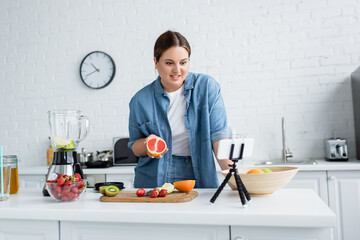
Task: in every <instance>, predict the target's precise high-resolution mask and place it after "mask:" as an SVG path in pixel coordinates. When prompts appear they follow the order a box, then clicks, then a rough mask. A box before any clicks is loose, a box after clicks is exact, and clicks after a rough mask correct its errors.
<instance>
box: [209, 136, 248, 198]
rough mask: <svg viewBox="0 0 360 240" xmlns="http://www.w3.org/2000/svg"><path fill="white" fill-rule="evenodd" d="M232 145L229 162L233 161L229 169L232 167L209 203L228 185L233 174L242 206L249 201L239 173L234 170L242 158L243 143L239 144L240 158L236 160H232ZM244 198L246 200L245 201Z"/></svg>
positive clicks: (232, 145)
mask: <svg viewBox="0 0 360 240" xmlns="http://www.w3.org/2000/svg"><path fill="white" fill-rule="evenodd" d="M234 146H235V145H234V144H231V149H230V156H229V158H230V160H231V161H233V164H229V167H232V168H230V169H229V173H228V174H227V175H226V177H225V179H224V181H223V182H222V183H221V185H220V187H219V188H218V190H217V191H216V192H215V194H214V196H213V197H212V198H211V199H210V202H211V203H214V202H215V201H216V199H217V197H218V196H219V195H220V193H221V191H222V190H223V188H224V187H225V185H226V184H227V183H228V181H229V180H230V178H231V175H232V173H234V176H235V182H236V186H237V190H238V192H239V196H240V200H241V203H242V205H245V204H246V200H247V201H250V200H251V197H250V194H249V193H248V191H247V190H246V188H245V186H244V184H243V182H242V181H241V178H240V176H239V173H238V171H237V169H236V163H237V161H238V160H241V159H242V156H243V152H244V143H242V144H241V149H240V156H239V157H238V158H233V156H232V155H233V151H234ZM245 198H246V200H245Z"/></svg>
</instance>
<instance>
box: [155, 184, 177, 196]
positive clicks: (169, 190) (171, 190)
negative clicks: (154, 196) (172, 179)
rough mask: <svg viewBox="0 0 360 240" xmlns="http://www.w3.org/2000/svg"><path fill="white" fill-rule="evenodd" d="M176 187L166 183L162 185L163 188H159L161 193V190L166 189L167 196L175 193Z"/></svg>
mask: <svg viewBox="0 0 360 240" xmlns="http://www.w3.org/2000/svg"><path fill="white" fill-rule="evenodd" d="M174 188H175V187H174V185H172V184H171V183H164V185H162V186H161V187H159V188H158V189H159V191H161V189H165V190H166V192H167V194H169V193H172V192H173V191H174Z"/></svg>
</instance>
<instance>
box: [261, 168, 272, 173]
mask: <svg viewBox="0 0 360 240" xmlns="http://www.w3.org/2000/svg"><path fill="white" fill-rule="evenodd" d="M261 170H262V171H263V172H264V173H271V172H272V171H271V169H269V168H263V169H261Z"/></svg>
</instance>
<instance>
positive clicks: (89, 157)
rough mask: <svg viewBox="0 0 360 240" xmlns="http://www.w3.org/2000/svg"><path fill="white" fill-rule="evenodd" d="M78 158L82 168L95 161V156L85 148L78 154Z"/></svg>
mask: <svg viewBox="0 0 360 240" xmlns="http://www.w3.org/2000/svg"><path fill="white" fill-rule="evenodd" d="M77 158H78V160H79V162H80V164H81V166H85V165H86V163H87V162H92V161H94V154H93V153H92V152H87V151H86V149H85V148H81V152H80V153H78V154H77Z"/></svg>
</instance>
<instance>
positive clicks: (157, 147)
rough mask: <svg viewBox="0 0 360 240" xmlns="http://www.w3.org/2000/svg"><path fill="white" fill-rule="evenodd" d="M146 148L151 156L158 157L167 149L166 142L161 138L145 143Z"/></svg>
mask: <svg viewBox="0 0 360 240" xmlns="http://www.w3.org/2000/svg"><path fill="white" fill-rule="evenodd" d="M146 148H147V150H148V152H149V153H150V154H151V155H153V156H160V155H161V154H163V153H164V152H165V151H166V149H167V147H166V142H165V141H164V140H162V139H161V138H151V139H150V140H148V141H147V142H146Z"/></svg>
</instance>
